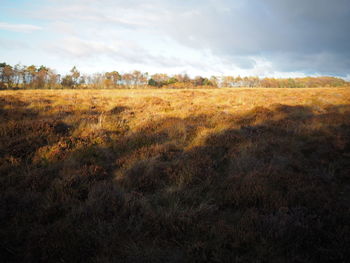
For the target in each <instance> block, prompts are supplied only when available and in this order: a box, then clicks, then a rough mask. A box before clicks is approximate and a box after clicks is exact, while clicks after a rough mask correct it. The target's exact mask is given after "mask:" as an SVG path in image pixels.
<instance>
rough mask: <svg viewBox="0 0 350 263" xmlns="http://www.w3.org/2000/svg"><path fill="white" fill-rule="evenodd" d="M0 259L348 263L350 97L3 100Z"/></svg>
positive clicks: (326, 91)
mask: <svg viewBox="0 0 350 263" xmlns="http://www.w3.org/2000/svg"><path fill="white" fill-rule="evenodd" d="M0 121H1V122H0V175H1V177H0V215H1V216H0V224H1V229H0V240H1V241H0V256H1V258H2V259H4V260H5V261H8V262H11V261H28V262H31V261H34V262H42V261H44V262H49V261H50V262H56V261H57V262H65V261H73V262H75V261H82V260H83V257H84V261H88V262H114V261H122V262H144V261H147V262H169V261H171V262H194V261H196V262H204V261H213V262H221V261H228V262H261V261H266V262H321V261H324V262H326V261H327V262H330V261H334V262H345V261H346V259H347V258H349V256H350V255H349V251H348V244H349V236H350V226H349V222H350V214H349V206H348V204H349V201H350V196H349V182H350V180H349V174H350V161H349V158H350V89H349V88H313V89H243V88H242V89H208V90H205V89H201V90H169V89H154V90H144V89H142V90H60V91H58V90H21V91H0Z"/></svg>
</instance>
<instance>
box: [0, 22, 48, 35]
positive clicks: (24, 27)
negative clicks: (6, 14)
mask: <svg viewBox="0 0 350 263" xmlns="http://www.w3.org/2000/svg"><path fill="white" fill-rule="evenodd" d="M0 29H3V30H8V31H15V32H23V33H30V32H33V31H37V30H42V27H40V26H35V25H28V24H11V23H6V22H0Z"/></svg>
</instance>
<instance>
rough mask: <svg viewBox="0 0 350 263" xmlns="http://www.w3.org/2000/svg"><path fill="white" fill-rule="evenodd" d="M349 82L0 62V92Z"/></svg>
mask: <svg viewBox="0 0 350 263" xmlns="http://www.w3.org/2000/svg"><path fill="white" fill-rule="evenodd" d="M344 86H350V83H349V82H347V81H345V80H343V79H341V78H336V77H305V78H288V79H276V78H259V77H240V76H237V77H234V76H212V77H210V78H205V77H201V76H197V77H194V78H190V77H189V76H188V75H187V74H177V75H172V76H169V75H167V74H161V73H157V74H153V75H150V74H148V73H143V72H140V71H137V70H135V71H132V72H128V73H123V74H121V73H119V72H118V71H111V72H105V73H95V74H82V73H81V72H80V71H79V70H78V69H77V68H76V67H73V68H72V69H71V70H70V71H69V73H68V74H66V75H63V76H62V75H60V74H57V73H56V71H55V70H53V69H50V68H48V67H45V66H40V67H37V66H34V65H31V66H24V65H20V64H17V65H15V66H11V65H8V64H6V63H0V89H62V88H68V89H74V88H85V89H87V88H91V89H113V88H221V87H232V88H233V87H265V88H313V87H344Z"/></svg>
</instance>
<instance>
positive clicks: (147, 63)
mask: <svg viewBox="0 0 350 263" xmlns="http://www.w3.org/2000/svg"><path fill="white" fill-rule="evenodd" d="M349 29H350V1H349V0H128V1H125V0H0V62H2V61H3V62H6V63H8V64H12V65H14V64H17V63H21V64H23V65H32V64H34V65H45V66H48V67H50V68H52V69H56V71H57V72H58V73H61V74H62V73H66V72H68V71H69V70H70V69H71V68H72V67H73V66H77V68H78V69H79V70H80V71H82V72H84V73H94V72H106V71H113V70H117V71H119V72H128V71H131V70H141V71H143V72H149V73H150V74H153V73H156V72H159V73H168V74H178V73H187V74H189V75H191V76H195V75H202V76H208V77H209V76H211V75H217V76H220V75H233V76H238V75H240V76H259V77H302V76H306V75H308V76H320V75H329V76H339V77H343V78H345V79H350V34H349V32H350V31H349Z"/></svg>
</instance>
